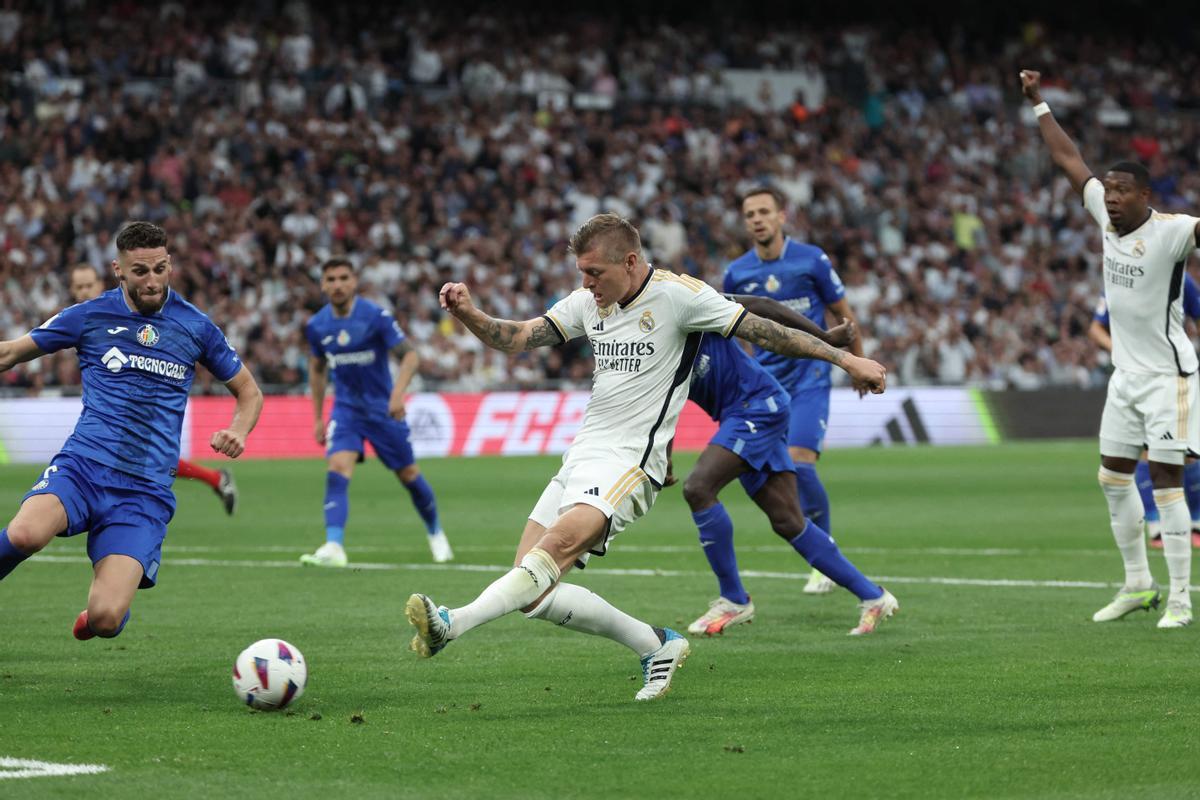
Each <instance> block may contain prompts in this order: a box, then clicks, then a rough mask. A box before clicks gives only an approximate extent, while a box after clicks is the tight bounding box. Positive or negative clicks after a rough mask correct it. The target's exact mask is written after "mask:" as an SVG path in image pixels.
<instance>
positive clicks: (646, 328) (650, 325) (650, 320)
mask: <svg viewBox="0 0 1200 800" xmlns="http://www.w3.org/2000/svg"><path fill="white" fill-rule="evenodd" d="M638 327H639V328H641V330H642V333H649V332H650V331H652V330H654V316H653V315H652V314H651V313H650V312H649V311H643V312H642V318H641V319H639V320H638Z"/></svg>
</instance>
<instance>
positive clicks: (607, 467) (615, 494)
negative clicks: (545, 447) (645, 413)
mask: <svg viewBox="0 0 1200 800" xmlns="http://www.w3.org/2000/svg"><path fill="white" fill-rule="evenodd" d="M657 494H658V490H657V489H656V488H655V486H654V484H653V482H652V481H651V480H650V476H648V475H647V474H646V473H645V472H643V471H642V469H641V468H640V467H639V466H638V465H637V462H634V463H632V464H631V463H629V461H628V460H626V459H618V458H615V457H614V454H613V453H612V452H611V451H607V452H599V453H595V454H585V453H580V454H574V453H569V454H568V456H567V458H566V459H565V460H564V461H563V465H562V469H560V470H559V471H558V474H557V475H555V476H554V478H553V479H552V480H551V481H550V483H549V485H547V486H546V489H545V491H543V492H542V496H541V497H540V498H539V499H538V501H537V505H535V506H534V507H533V511H531V512H529V518H530V519H531V520H533V521H534V522H536V523H537V524H539V525H541V526H542V527H545V528H549V527H550V526H551V525H553V524H554V522H555V520H557V519H558V518H559V516H561V515H562V513H563V512H565V511H567V510H568V509H570V508H571V507H572V506H574V505H576V504H577V503H586V504H587V505H589V506H593V507H595V508H598V509H600V511H602V512H603V513H604V516H606V517H608V529H607V531H606V535H605V537H604V541H602V542H600V543H599V544H597V545H596V546H595V547H593V548H592V550H591V551H590V552H589V553H585V554H583V555H582V556H581V557H580V558H579V559H578V560H577V562H576V563H577V564H578V566H579V567H581V568H582V567H583V566H584V565H585V564H587V560H588V557H589V556H591V555H597V556H602V555H604V554H605V553H606V552H607V551H608V543H609V542H610V541H611V540H612V538H613V537H614V536H616V535H617V534H618V533H620V532H621V531H623V530H624V529H625V528H627V527H629V525H631V524H632V523H633V521H634V520H636V519H638V518H639V517H641V516H642V515H643V514H645V513H646V512H647V511H649V510H650V506H652V505H654V498H655V496H656V495H657Z"/></svg>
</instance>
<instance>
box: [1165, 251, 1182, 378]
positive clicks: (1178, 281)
mask: <svg viewBox="0 0 1200 800" xmlns="http://www.w3.org/2000/svg"><path fill="white" fill-rule="evenodd" d="M1186 263H1187V261H1186V259H1185V260H1184V261H1176V262H1175V269H1173V270H1172V271H1171V288H1170V290H1169V291H1168V292H1167V314H1166V317H1167V319H1166V324H1165V325H1164V327H1163V333H1165V334H1166V336H1167V344H1169V345H1171V355H1173V356H1174V357H1175V369H1176V371H1177V372H1178V373H1179V375H1180V377H1187V375H1188V373H1186V372H1184V371H1183V365H1182V364H1180V363H1179V351H1178V350H1176V349H1175V343H1174V342H1173V341H1171V305H1172V304H1174V302H1175V301H1176V300H1178V299H1179V295H1180V294H1181V293H1182V292H1183V268H1184V266H1185V265H1186Z"/></svg>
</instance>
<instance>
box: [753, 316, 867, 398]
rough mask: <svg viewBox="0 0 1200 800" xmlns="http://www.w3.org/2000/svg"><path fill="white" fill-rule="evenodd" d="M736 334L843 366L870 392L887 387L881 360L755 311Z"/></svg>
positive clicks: (785, 352)
mask: <svg viewBox="0 0 1200 800" xmlns="http://www.w3.org/2000/svg"><path fill="white" fill-rule="evenodd" d="M737 336H738V338H739V339H745V340H746V341H747V342H751V343H753V344H756V345H758V346H759V347H761V348H762V349H764V350H770V351H771V352H773V353H779V354H780V355H785V356H791V357H792V358H816V359H819V360H821V361H828V362H829V363H831V364H835V365H837V366H839V367H841V368H842V369H844V370H846V372H848V373H849V374H850V377H851V379H852V380H854V381H855V382H856V383H861V384H862V385H864V386H866V387H868V388H869V389H870V390H871V392H872V393H873V394H880V393H882V392H883V390H884V389H885V388H886V387H887V370H885V369H884V368H883V365H882V364H879V363H877V362H875V361H872V360H871V359H869V358H861V357H860V356H856V355H854V354H853V353H847V352H846V351H845V350H839V349H837V348H836V347H833V346H832V345H829V344H826V343H825V342H822V341H821V340H820V339H818V338H816V337H815V336H810V335H809V334H807V333H804V332H803V331H798V330H794V329H792V328H785V327H784V326H782V325H780V324H779V323H778V322H772V321H771V320H769V319H763V318H762V317H760V316H758V315H757V314H747V315H746V317H745V319H743V320H742V324H741V325H739V326H738V329H737Z"/></svg>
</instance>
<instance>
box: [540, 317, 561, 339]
mask: <svg viewBox="0 0 1200 800" xmlns="http://www.w3.org/2000/svg"><path fill="white" fill-rule="evenodd" d="M542 319H544V320H546V322H549V323H550V329H551V330H552V331H554V332H555V333H557V334H558V343H559V344H562V343H563V342H565V341H567V335H566V334H565V333H563V329H562V326H561V325H559V324H558V320H556V319H554V317H552V316H550V315H549V314H542Z"/></svg>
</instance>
